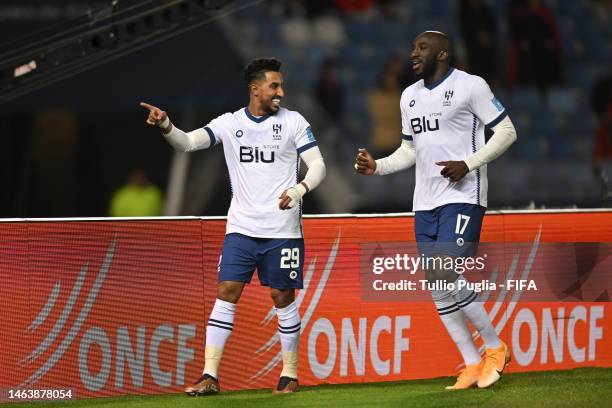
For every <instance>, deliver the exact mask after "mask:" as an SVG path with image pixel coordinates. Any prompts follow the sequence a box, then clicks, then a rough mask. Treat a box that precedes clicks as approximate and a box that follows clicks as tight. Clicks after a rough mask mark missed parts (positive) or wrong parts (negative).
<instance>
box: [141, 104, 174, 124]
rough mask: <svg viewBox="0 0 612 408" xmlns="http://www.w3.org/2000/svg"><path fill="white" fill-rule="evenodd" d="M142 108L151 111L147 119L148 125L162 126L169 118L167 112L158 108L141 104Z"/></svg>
mask: <svg viewBox="0 0 612 408" xmlns="http://www.w3.org/2000/svg"><path fill="white" fill-rule="evenodd" d="M140 106H142V107H143V108H145V109H148V110H149V116H148V117H147V125H149V126H160V125H161V124H162V123H163V121H164V120H165V119H166V117H167V116H168V115H166V112H164V111H163V110H161V109H159V108H158V107H157V106H153V105H150V104H148V103H145V102H140Z"/></svg>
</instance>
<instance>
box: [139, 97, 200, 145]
mask: <svg viewBox="0 0 612 408" xmlns="http://www.w3.org/2000/svg"><path fill="white" fill-rule="evenodd" d="M140 106H142V107H143V108H145V109H148V110H149V116H148V117H147V121H146V122H147V125H149V126H157V127H159V128H160V129H161V131H162V134H163V135H164V137H165V138H166V140H167V141H168V143H170V145H172V147H174V149H175V150H178V151H180V152H191V151H194V150H200V149H207V148H208V147H210V145H211V140H210V136H209V135H208V133H206V131H205V130H204V129H196V130H194V131H192V132H188V133H185V132H184V131H182V130H181V129H179V128H177V127H176V126H174V125H173V124H172V122H171V121H170V118H169V117H168V114H166V112H165V111H163V110H161V109H159V108H158V107H156V106H153V105H151V104H148V103H146V102H140Z"/></svg>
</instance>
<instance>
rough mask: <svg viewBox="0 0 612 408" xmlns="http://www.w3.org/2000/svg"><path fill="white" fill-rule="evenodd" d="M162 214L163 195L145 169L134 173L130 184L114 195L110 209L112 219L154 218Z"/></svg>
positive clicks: (130, 178) (131, 175)
mask: <svg viewBox="0 0 612 408" xmlns="http://www.w3.org/2000/svg"><path fill="white" fill-rule="evenodd" d="M162 212H163V196H162V193H161V191H160V190H159V188H158V187H157V186H155V185H153V184H151V183H150V182H149V180H148V179H147V175H146V173H145V172H144V170H143V169H136V170H134V171H132V172H131V173H130V175H129V178H128V182H127V183H126V184H125V185H124V186H122V187H120V188H119V189H118V190H117V191H115V193H113V196H112V198H111V202H110V209H109V214H110V216H111V217H154V216H158V215H162Z"/></svg>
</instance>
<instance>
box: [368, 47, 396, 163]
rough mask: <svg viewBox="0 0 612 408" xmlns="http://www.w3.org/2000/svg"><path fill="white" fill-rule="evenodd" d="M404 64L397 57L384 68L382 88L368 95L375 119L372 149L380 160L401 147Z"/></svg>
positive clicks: (371, 111)
mask: <svg viewBox="0 0 612 408" xmlns="http://www.w3.org/2000/svg"><path fill="white" fill-rule="evenodd" d="M403 65H404V64H403V61H402V59H401V58H400V57H398V56H394V57H392V58H391V60H390V61H389V63H387V65H386V66H385V67H384V69H383V70H382V73H381V75H380V78H379V80H378V87H377V88H376V89H374V90H372V91H370V93H369V94H368V111H369V114H370V118H371V119H372V133H373V140H372V147H373V148H374V149H375V151H374V152H373V153H374V154H375V155H376V156H387V155H389V154H390V153H392V152H393V151H394V150H395V149H397V147H398V146H399V144H400V137H401V132H402V126H401V122H402V118H401V114H400V108H399V103H400V97H401V92H402V90H401V88H400V83H399V81H400V75H401V73H402V70H403Z"/></svg>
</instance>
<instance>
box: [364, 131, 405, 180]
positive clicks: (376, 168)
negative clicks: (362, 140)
mask: <svg viewBox="0 0 612 408" xmlns="http://www.w3.org/2000/svg"><path fill="white" fill-rule="evenodd" d="M415 163H416V151H415V149H414V143H413V142H412V141H408V140H402V144H401V145H400V147H398V148H397V150H395V151H394V152H393V153H391V154H390V155H389V156H387V157H383V158H382V159H378V160H374V158H373V157H372V155H371V154H370V153H369V152H368V151H367V150H366V149H359V151H358V152H357V158H356V159H355V170H356V171H357V172H358V173H360V174H364V175H366V176H370V175H372V174H375V175H378V176H384V175H385V174H391V173H397V172H398V171H402V170H405V169H407V168H410V167H412V166H414V164H415Z"/></svg>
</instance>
